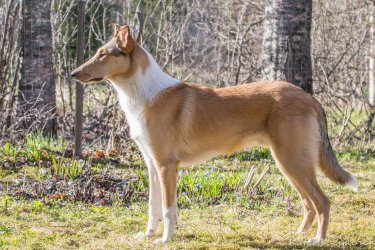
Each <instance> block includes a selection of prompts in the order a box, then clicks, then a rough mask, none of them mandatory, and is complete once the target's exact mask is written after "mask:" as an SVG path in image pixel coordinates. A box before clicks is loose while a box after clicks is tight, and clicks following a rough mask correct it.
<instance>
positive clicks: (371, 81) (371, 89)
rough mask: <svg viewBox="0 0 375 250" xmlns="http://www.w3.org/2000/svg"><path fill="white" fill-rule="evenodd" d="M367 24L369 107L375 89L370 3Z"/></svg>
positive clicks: (372, 16) (373, 98) (372, 18)
mask: <svg viewBox="0 0 375 250" xmlns="http://www.w3.org/2000/svg"><path fill="white" fill-rule="evenodd" d="M368 8H369V17H368V19H369V23H370V25H371V26H370V31H369V32H370V37H369V39H370V42H369V60H368V61H369V63H368V64H369V66H368V92H369V95H368V99H369V103H370V104H371V105H374V103H375V97H374V95H375V89H374V13H373V8H374V5H373V4H372V3H370V4H369V6H368Z"/></svg>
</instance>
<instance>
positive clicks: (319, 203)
mask: <svg viewBox="0 0 375 250" xmlns="http://www.w3.org/2000/svg"><path fill="white" fill-rule="evenodd" d="M272 125H273V128H272V129H273V131H274V133H273V140H272V145H271V150H272V154H273V156H274V157H275V160H276V162H277V165H278V167H279V168H280V170H281V171H282V172H283V174H284V175H286V177H287V178H288V179H289V180H290V182H291V183H292V185H293V186H294V187H295V188H296V189H297V191H298V193H299V194H300V196H301V198H302V202H303V203H304V208H305V211H306V212H307V213H305V216H304V219H303V221H302V224H301V226H300V230H301V231H302V230H305V229H307V228H308V227H309V226H310V225H311V222H312V220H313V217H314V211H313V210H315V213H316V214H317V215H318V231H317V234H316V237H315V238H313V239H311V240H309V243H317V242H319V241H321V240H322V239H324V238H325V237H326V233H327V226H328V218H329V209H330V202H329V199H328V198H327V196H325V194H324V193H323V191H322V190H321V189H320V187H319V184H318V182H317V180H316V174H315V167H316V166H317V165H318V163H319V146H320V134H319V126H318V123H317V121H316V119H315V118H314V117H304V118H303V119H301V118H300V119H294V120H288V121H284V122H283V123H282V122H279V123H272ZM311 205H312V206H311ZM312 207H313V209H312Z"/></svg>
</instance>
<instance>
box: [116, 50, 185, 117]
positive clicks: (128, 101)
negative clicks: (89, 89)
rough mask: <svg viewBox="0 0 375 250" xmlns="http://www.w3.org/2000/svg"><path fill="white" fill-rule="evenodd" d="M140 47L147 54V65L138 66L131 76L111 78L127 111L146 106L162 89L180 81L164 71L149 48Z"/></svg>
mask: <svg viewBox="0 0 375 250" xmlns="http://www.w3.org/2000/svg"><path fill="white" fill-rule="evenodd" d="M140 49H142V50H143V51H142V52H143V53H145V54H146V57H145V58H146V59H147V60H148V62H147V63H146V64H147V67H146V68H145V69H141V68H140V67H139V68H137V69H136V71H135V73H134V75H133V76H131V77H129V78H126V79H125V78H122V77H115V78H114V79H112V80H111V83H112V85H113V86H114V88H115V89H116V91H117V93H118V96H119V101H120V105H121V107H122V108H123V109H124V110H125V111H128V110H134V109H140V108H142V107H144V106H145V105H146V104H149V103H151V102H152V101H153V100H154V98H155V97H156V96H157V95H158V94H159V93H160V92H161V91H162V90H164V89H166V88H169V87H172V86H175V85H176V84H178V83H180V81H179V80H177V79H175V78H173V77H171V76H169V75H168V74H166V73H165V72H163V71H162V69H161V68H160V67H159V65H158V64H157V63H156V61H155V59H154V58H153V57H152V56H151V55H150V53H149V52H148V51H147V50H145V49H143V48H141V47H140Z"/></svg>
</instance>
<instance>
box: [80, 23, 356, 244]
mask: <svg viewBox="0 0 375 250" xmlns="http://www.w3.org/2000/svg"><path fill="white" fill-rule="evenodd" d="M122 27H123V26H122ZM122 27H120V28H118V27H117V26H116V30H115V34H116V35H115V36H114V38H113V39H112V40H111V41H110V42H109V43H108V44H107V45H105V46H104V47H103V48H101V49H100V50H99V51H98V52H97V53H96V55H95V56H94V57H93V58H92V59H91V60H89V61H88V62H87V63H85V64H84V65H82V66H81V67H80V68H78V69H77V70H76V71H77V72H78V73H79V74H78V76H76V77H77V78H78V79H80V80H81V81H89V82H90V79H93V78H94V79H95V78H104V79H108V80H111V81H112V80H113V79H114V78H115V77H120V79H131V78H133V75H134V74H135V72H136V71H137V69H141V71H142V72H143V73H144V74H146V73H147V72H148V70H149V67H151V66H150V62H149V61H148V60H149V59H148V58H147V55H146V52H145V51H144V50H143V49H142V48H141V47H140V46H139V45H138V44H137V43H136V42H135V41H134V40H133V38H132V37H131V35H130V33H129V29H128V28H126V27H125V28H122ZM116 44H117V45H118V46H119V47H120V49H121V50H122V51H125V54H123V55H122V56H120V57H119V56H118V55H115V56H113V55H111V54H110V53H109V54H108V51H112V50H113V46H114V45H116ZM107 50H108V51H107ZM102 53H104V54H105V53H107V54H108V55H105V56H101V54H102ZM151 73H152V72H151ZM148 79H149V78H148ZM125 84H137V83H136V82H134V81H130V83H125ZM135 87H136V86H135ZM118 88H119V89H121V87H118ZM123 88H124V86H123ZM148 88H152V86H148ZM131 89H132V90H131V91H133V92H134V91H135V90H136V89H137V88H131ZM146 90H147V88H146V89H145V91H146ZM133 92H131V93H133ZM128 98H130V99H131V98H135V97H131V96H130V97H128ZM133 101H134V102H135V103H136V101H137V100H133ZM133 109H134V108H133ZM136 109H137V112H138V111H139V114H138V113H136V115H135V116H134V117H135V118H134V117H133V118H132V119H133V120H134V121H137V123H135V124H130V125H131V129H132V126H134V127H137V128H138V129H140V130H139V131H141V132H142V131H143V133H144V135H143V134H137V136H135V139H136V142H137V144H138V145H139V146H140V148H141V151H142V153H143V154H144V156H145V157H146V160H147V162H148V166H149V167H151V168H150V169H149V172H150V173H152V172H153V171H154V170H153V169H154V167H155V169H156V172H157V175H158V176H157V178H156V180H157V181H155V180H153V179H152V178H151V177H150V181H155V183H157V184H158V183H159V180H160V188H161V189H160V190H161V192H162V202H163V207H165V208H169V207H173V204H175V202H176V185H177V184H176V183H177V168H178V166H179V165H188V164H191V163H195V162H199V161H203V160H206V159H209V158H211V157H213V156H216V155H220V154H231V153H233V152H236V151H238V150H242V149H244V148H247V147H248V146H252V145H262V146H266V147H269V148H270V149H271V151H272V155H273V156H274V158H275V161H276V164H277V166H278V168H279V169H280V170H281V172H282V173H283V174H284V175H285V176H286V178H287V179H288V180H289V181H290V183H291V184H292V185H293V187H294V188H295V189H296V190H297V191H298V193H299V195H300V198H301V200H302V204H303V206H304V219H303V221H302V223H301V226H300V228H299V231H300V232H302V231H305V230H307V229H308V228H309V227H310V226H311V223H312V222H313V220H314V217H315V215H316V214H317V215H318V232H317V237H316V238H315V239H313V240H316V241H319V240H321V239H323V238H325V236H326V232H327V225H328V217H329V209H330V203H329V200H328V198H327V196H325V194H324V193H323V192H322V190H321V189H320V187H319V185H318V182H317V180H316V174H315V166H318V165H319V166H320V167H321V168H322V169H323V171H324V172H325V173H326V174H327V175H328V177H330V178H331V179H332V180H334V181H336V182H339V183H341V184H346V183H348V182H349V181H350V180H352V181H353V180H355V177H353V176H351V175H350V174H349V173H348V172H346V171H345V170H343V169H342V168H341V167H340V166H339V164H338V163H337V160H336V158H335V156H334V154H333V151H332V148H331V146H330V144H329V139H328V135H327V126H326V119H325V114H324V111H323V109H322V107H321V105H320V104H319V103H318V102H317V101H316V100H315V99H314V98H313V97H312V96H311V95H309V94H307V93H305V92H304V91H303V90H302V89H300V88H298V87H296V86H294V85H292V84H290V83H287V82H282V81H263V82H256V83H251V84H244V85H239V86H234V87H227V88H219V89H213V88H208V87H202V86H198V85H194V84H189V83H179V84H176V85H174V86H172V87H167V88H165V89H161V90H160V91H159V92H158V93H157V95H156V96H153V97H152V98H151V99H150V100H146V101H144V103H143V104H142V105H138V106H136ZM130 110H132V109H130ZM129 112H130V111H129ZM136 119H139V120H140V121H138V120H136ZM133 120H132V121H133ZM157 184H155V185H157ZM352 184H353V183H352ZM354 184H356V183H354ZM166 214H167V215H165V216H166V217H165V218H167V222H165V223H169V224H170V221H171V218H172V219H173V216H174V215H173V214H172V215H170V214H168V212H166ZM151 224H152V225H154V224H155V222H154V221H152V223H151ZM169 224H168V225H169ZM169 226H170V225H169ZM172 226H173V228H174V225H172ZM172 226H171V227H168V228H172ZM154 227H155V226H152V228H151V229H150V230H149V231H148V232H147V235H152V233H153V230H154ZM173 228H172V229H167V232H166V231H165V232H164V235H166V236H165V239H164V240H163V242H164V241H166V240H168V237H170V235H171V233H173ZM168 230H169V231H168Z"/></svg>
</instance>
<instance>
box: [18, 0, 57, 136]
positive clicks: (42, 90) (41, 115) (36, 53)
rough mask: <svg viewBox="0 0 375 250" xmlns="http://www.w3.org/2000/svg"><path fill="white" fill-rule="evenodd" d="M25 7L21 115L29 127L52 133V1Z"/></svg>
mask: <svg viewBox="0 0 375 250" xmlns="http://www.w3.org/2000/svg"><path fill="white" fill-rule="evenodd" d="M23 5H24V6H23V8H24V13H23V22H24V24H23V30H22V36H23V37H22V57H23V58H22V59H23V60H22V69H21V80H20V84H19V92H18V102H19V104H18V107H17V112H18V116H20V117H22V120H23V125H24V126H25V127H26V128H29V129H36V128H38V129H40V130H41V131H43V133H44V134H51V133H53V132H54V130H55V112H56V100H55V82H54V77H53V57H52V30H51V21H50V9H51V0H46V1H39V0H27V1H23Z"/></svg>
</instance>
